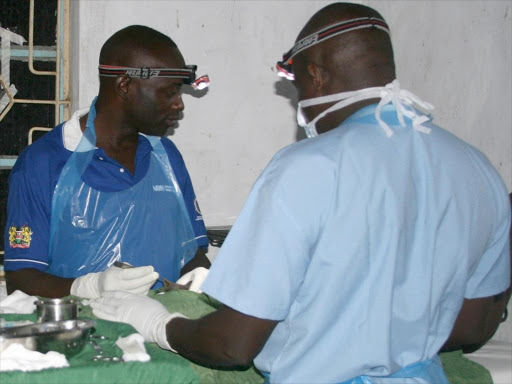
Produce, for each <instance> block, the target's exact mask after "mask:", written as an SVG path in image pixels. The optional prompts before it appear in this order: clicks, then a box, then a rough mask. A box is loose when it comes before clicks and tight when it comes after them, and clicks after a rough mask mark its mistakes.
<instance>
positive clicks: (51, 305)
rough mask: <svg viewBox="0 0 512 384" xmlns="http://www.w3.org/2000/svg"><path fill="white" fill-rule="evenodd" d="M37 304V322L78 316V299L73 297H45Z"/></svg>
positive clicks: (69, 318) (71, 318)
mask: <svg viewBox="0 0 512 384" xmlns="http://www.w3.org/2000/svg"><path fill="white" fill-rule="evenodd" d="M35 304H36V313H37V322H38V323H43V322H48V321H64V320H75V319H76V318H77V317H78V301H77V300H73V299H44V300H38V301H36V302H35Z"/></svg>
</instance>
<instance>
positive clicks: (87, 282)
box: [71, 265, 159, 299]
mask: <svg viewBox="0 0 512 384" xmlns="http://www.w3.org/2000/svg"><path fill="white" fill-rule="evenodd" d="M158 276H159V275H158V273H157V272H155V270H154V269H153V267H152V266H150V265H148V266H145V267H136V268H130V269H122V268H117V267H110V268H108V269H106V270H105V271H103V272H96V273H88V274H87V275H84V276H80V277H77V278H76V279H75V281H74V282H73V284H72V285H71V294H72V295H74V296H80V297H85V298H88V299H94V298H97V297H100V296H101V295H102V294H103V292H105V291H116V290H117V291H127V292H133V293H141V294H144V295H147V294H148V292H149V289H150V288H151V286H152V285H153V284H155V281H156V280H157V279H158Z"/></svg>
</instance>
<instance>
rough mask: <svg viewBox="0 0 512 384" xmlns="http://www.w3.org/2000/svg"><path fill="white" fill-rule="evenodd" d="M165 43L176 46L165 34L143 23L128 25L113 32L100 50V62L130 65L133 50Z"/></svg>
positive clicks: (150, 49) (150, 47)
mask: <svg viewBox="0 0 512 384" xmlns="http://www.w3.org/2000/svg"><path fill="white" fill-rule="evenodd" d="M161 45H167V46H168V47H173V48H177V46H176V43H175V42H174V41H173V40H172V39H171V38H170V37H169V36H167V35H164V34H163V33H161V32H159V31H157V30H155V29H153V28H150V27H147V26H145V25H130V26H128V27H126V28H123V29H121V30H119V31H117V32H116V33H114V34H113V35H112V36H111V37H110V38H109V39H108V40H107V41H106V42H105V43H104V44H103V47H102V48H101V51H100V64H103V65H130V57H131V55H132V52H133V51H134V50H137V51H139V50H142V51H152V50H153V49H154V48H155V47H158V46H161Z"/></svg>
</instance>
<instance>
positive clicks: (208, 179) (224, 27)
mask: <svg viewBox="0 0 512 384" xmlns="http://www.w3.org/2000/svg"><path fill="white" fill-rule="evenodd" d="M328 3H330V1H295V2H294V1H120V0H118V1H109V0H106V1H103V0H95V1H88V0H81V1H74V2H72V7H73V10H72V19H73V27H72V28H73V30H72V39H73V41H74V44H73V50H72V52H73V58H72V71H73V72H72V84H73V88H72V95H73V106H74V109H77V108H79V107H80V108H81V107H85V106H88V105H89V103H90V101H91V100H92V98H93V97H94V96H95V95H96V93H97V89H98V77H97V64H98V54H99V50H100V48H101V46H102V44H103V42H104V41H105V40H106V39H107V38H108V37H109V36H110V35H111V34H112V33H114V32H115V31H117V30H119V29H120V28H123V27H125V26H127V25H130V24H145V25H149V26H151V27H153V28H155V29H158V30H160V31H162V32H164V33H167V34H169V35H170V36H171V37H172V38H173V39H174V40H175V41H176V42H177V44H178V46H179V47H180V49H181V51H182V53H183V55H184V57H185V59H186V61H187V62H188V63H192V64H197V65H198V67H199V70H198V73H199V74H203V73H208V74H209V75H210V77H211V80H212V83H211V86H210V89H209V90H208V92H207V93H206V94H205V95H203V96H202V97H200V98H197V97H194V96H192V95H185V98H184V101H185V104H186V109H185V118H184V120H182V121H181V122H180V125H179V128H178V129H177V130H176V131H175V132H173V133H172V139H173V140H174V141H175V142H176V144H177V145H178V147H179V148H180V150H181V152H182V153H183V155H184V158H185V161H186V163H187V165H188V168H189V171H190V174H191V176H192V180H193V182H194V186H195V189H196V193H197V195H198V200H199V202H200V203H201V208H202V211H203V214H204V217H205V220H206V224H207V225H209V226H210V225H223V224H232V223H233V222H234V220H235V218H236V216H237V215H238V212H239V211H240V209H241V207H242V204H243V202H244V201H245V199H246V197H247V194H248V193H249V190H250V187H251V185H252V184H253V182H254V181H255V179H256V177H257V175H258V174H259V173H260V172H261V170H262V169H263V168H264V167H265V165H266V164H267V163H268V161H269V160H270V159H271V157H272V155H273V154H274V153H275V152H276V151H277V150H278V149H280V148H282V147H284V146H286V145H288V144H290V143H292V142H294V141H296V140H297V139H298V138H302V137H303V136H302V132H300V131H299V130H298V129H297V125H296V122H295V105H296V100H295V93H294V89H293V87H292V85H291V84H290V83H289V82H287V81H284V80H280V78H278V77H277V76H276V73H275V68H274V66H275V62H276V60H278V59H279V58H280V57H281V55H282V53H283V52H285V51H286V50H288V49H289V48H290V47H291V45H292V44H293V42H294V40H295V37H296V35H297V33H298V31H299V30H300V29H301V28H302V26H303V25H304V23H305V22H306V21H307V20H308V19H309V17H310V16H311V15H312V14H313V13H314V12H315V11H316V10H318V9H320V8H321V7H323V6H324V5H326V4H328ZM362 3H364V4H368V5H370V6H373V7H375V8H376V9H378V10H379V11H380V12H381V13H382V14H383V16H384V17H385V18H386V19H387V21H388V23H389V25H390V27H391V31H392V38H393V40H394V46H395V57H396V62H397V67H398V79H399V80H400V82H401V85H402V87H403V88H405V89H408V90H410V91H412V92H414V93H416V94H417V95H418V96H420V97H421V98H423V99H424V100H426V101H429V102H431V103H432V104H434V105H435V106H436V110H435V111H434V116H435V121H436V122H437V123H438V124H439V125H441V126H443V127H445V128H446V129H448V130H450V131H451V132H453V133H455V134H456V135H458V136H459V137H461V138H463V139H464V140H466V141H468V142H470V143H471V144H473V145H474V146H476V147H477V148H479V149H480V150H481V151H483V152H484V153H485V154H486V155H487V156H488V157H489V158H490V160H491V162H492V163H493V164H494V165H495V166H496V168H497V169H498V170H499V171H500V173H501V175H502V177H503V179H504V180H505V182H506V185H507V187H508V189H509V190H511V189H512V119H511V105H512V100H511V96H512V74H511V72H512V65H511V46H512V42H511V36H512V30H511V25H512V23H511V12H512V10H511V2H505V1H442V2H441V1H436V2H434V1H363V2H362Z"/></svg>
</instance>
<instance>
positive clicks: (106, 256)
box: [48, 99, 197, 288]
mask: <svg viewBox="0 0 512 384" xmlns="http://www.w3.org/2000/svg"><path fill="white" fill-rule="evenodd" d="M95 103H96V99H94V100H93V102H92V104H91V109H90V111H89V116H88V119H87V125H86V130H85V132H84V134H83V137H82V139H81V141H80V143H79V145H78V147H77V149H76V150H75V151H74V152H73V154H72V155H71V157H70V158H69V160H68V161H67V163H66V165H65V166H64V168H63V169H62V172H61V174H60V177H59V180H58V182H57V185H56V187H55V191H54V194H53V200H52V213H51V223H50V245H49V264H50V267H49V269H48V272H49V273H51V274H54V275H57V276H61V277H78V276H82V275H85V274H87V273H90V272H98V271H103V270H105V269H106V268H108V267H109V266H111V265H112V264H113V263H114V262H115V261H117V260H120V261H124V262H128V263H130V264H132V265H134V266H143V265H153V266H154V268H155V270H156V271H157V272H158V273H160V275H161V276H163V277H165V278H167V279H169V280H171V281H176V280H177V279H178V277H179V273H180V270H181V268H182V267H183V265H184V264H185V263H187V262H188V261H189V260H190V259H191V258H193V257H194V255H195V253H196V251H197V243H196V241H195V235H194V231H193V229H192V225H191V223H190V218H189V215H188V213H187V209H186V207H185V202H184V200H183V196H182V194H181V191H180V188H179V186H178V183H177V181H176V177H175V175H174V172H173V170H172V167H171V165H170V163H169V158H168V156H167V152H166V151H165V149H164V147H163V145H162V142H161V139H160V137H154V136H146V138H147V139H148V140H149V141H150V143H151V145H152V147H153V151H152V152H151V155H150V165H149V168H148V171H147V173H146V175H145V176H144V177H143V178H142V179H141V180H140V181H139V182H138V183H137V184H136V185H133V186H132V187H130V188H128V189H126V190H123V191H119V192H103V191H99V190H96V189H94V188H93V187H91V186H90V185H88V184H87V183H86V182H84V181H83V180H82V174H84V172H85V171H86V170H87V168H88V167H89V165H90V162H91V160H92V159H93V155H94V152H95V148H96V132H95V128H94V119H95V117H96V109H95ZM160 285H161V283H159V282H157V283H156V284H155V286H153V288H159V287H160Z"/></svg>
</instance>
